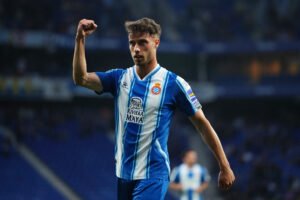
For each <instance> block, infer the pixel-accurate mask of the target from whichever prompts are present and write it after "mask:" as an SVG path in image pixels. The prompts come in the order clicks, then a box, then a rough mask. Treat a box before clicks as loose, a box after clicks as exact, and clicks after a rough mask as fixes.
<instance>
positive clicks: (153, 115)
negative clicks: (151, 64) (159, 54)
mask: <svg viewBox="0 0 300 200" xmlns="http://www.w3.org/2000/svg"><path fill="white" fill-rule="evenodd" d="M167 74H168V72H167V70H166V69H164V68H162V67H161V69H160V70H159V71H158V72H156V73H155V74H154V75H153V76H152V77H151V84H150V87H149V90H150V91H149V92H148V96H147V102H146V106H145V113H144V124H143V127H142V130H141V134H140V138H139V145H138V150H137V157H136V166H135V171H134V175H133V178H134V179H140V178H146V172H147V155H148V153H149V151H150V149H151V147H150V146H151V143H152V139H153V138H152V136H153V135H152V134H153V132H154V130H155V128H156V123H157V117H158V111H159V106H160V102H161V98H162V94H163V88H164V84H165V83H166V76H167ZM155 83H160V88H161V92H160V94H158V95H155V94H152V92H151V88H152V87H153V86H154V84H155Z"/></svg>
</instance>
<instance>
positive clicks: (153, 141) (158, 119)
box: [146, 72, 169, 178]
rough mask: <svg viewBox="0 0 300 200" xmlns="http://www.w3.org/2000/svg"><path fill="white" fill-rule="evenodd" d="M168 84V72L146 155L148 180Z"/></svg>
mask: <svg viewBox="0 0 300 200" xmlns="http://www.w3.org/2000/svg"><path fill="white" fill-rule="evenodd" d="M168 82H169V72H167V75H166V78H165V84H164V88H163V94H162V97H161V100H160V105H159V112H158V117H157V122H156V127H155V130H154V133H153V137H152V142H151V147H150V150H149V153H148V156H147V157H148V159H147V170H146V177H147V178H149V177H150V158H151V152H152V148H153V146H154V143H155V140H156V132H157V128H158V126H159V122H160V117H161V114H162V113H161V112H162V107H163V103H164V100H165V96H166V88H167V85H168Z"/></svg>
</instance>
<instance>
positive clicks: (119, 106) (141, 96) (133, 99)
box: [97, 65, 201, 180]
mask: <svg viewBox="0 0 300 200" xmlns="http://www.w3.org/2000/svg"><path fill="white" fill-rule="evenodd" d="M97 75H98V76H99V77H100V79H101V82H102V85H103V91H102V92H110V93H111V94H113V96H114V97H115V119H116V124H115V130H116V148H115V159H116V174H117V177H119V178H123V179H128V180H137V179H145V178H151V177H160V178H168V177H169V174H170V164H169V155H168V151H167V140H168V135H169V127H170V122H171V117H172V116H173V113H174V111H175V108H176V107H178V108H180V109H181V110H182V111H183V112H185V113H186V114H187V115H188V116H191V115H193V114H194V113H195V112H196V111H197V110H198V109H199V108H201V105H200V103H199V101H198V100H197V98H196V96H195V95H194V93H193V92H192V90H191V87H190V86H189V85H188V83H187V82H185V81H184V80H183V79H182V78H180V77H179V76H177V75H175V74H174V73H172V72H170V71H168V70H166V69H165V68H163V67H161V66H159V65H158V66H157V67H156V68H155V69H153V70H152V71H151V72H150V73H149V74H148V75H147V76H145V77H144V78H143V79H142V80H141V79H140V78H139V76H138V75H137V73H136V66H133V67H131V68H128V69H113V70H109V71H107V72H97Z"/></svg>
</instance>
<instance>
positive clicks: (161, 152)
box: [155, 139, 170, 174]
mask: <svg viewBox="0 0 300 200" xmlns="http://www.w3.org/2000/svg"><path fill="white" fill-rule="evenodd" d="M155 145H156V147H157V149H158V151H159V153H160V154H161V155H162V157H163V158H164V159H165V163H166V165H167V168H168V171H169V174H170V164H169V162H168V156H167V154H166V153H165V152H164V151H163V150H162V148H161V145H160V143H159V141H158V140H157V139H156V140H155Z"/></svg>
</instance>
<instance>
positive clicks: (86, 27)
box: [76, 19, 97, 39]
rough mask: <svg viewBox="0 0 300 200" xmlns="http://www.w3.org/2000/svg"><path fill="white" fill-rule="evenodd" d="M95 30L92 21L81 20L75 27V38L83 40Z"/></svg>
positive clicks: (95, 26)
mask: <svg viewBox="0 0 300 200" xmlns="http://www.w3.org/2000/svg"><path fill="white" fill-rule="evenodd" d="M96 28H97V24H95V22H94V20H90V19H82V20H80V21H79V23H78V26H77V34H76V38H79V39H81V38H84V37H85V36H88V35H90V34H92V33H93V32H94V31H95V30H96Z"/></svg>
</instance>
